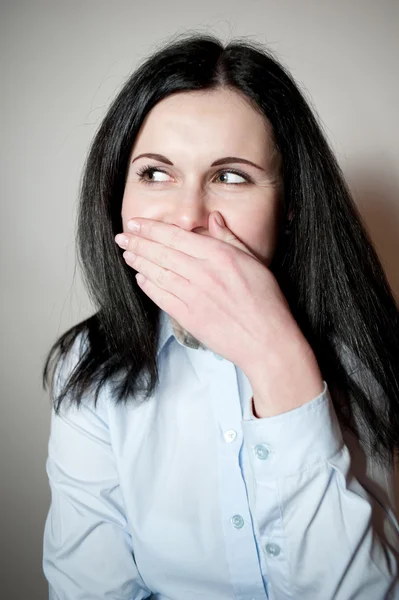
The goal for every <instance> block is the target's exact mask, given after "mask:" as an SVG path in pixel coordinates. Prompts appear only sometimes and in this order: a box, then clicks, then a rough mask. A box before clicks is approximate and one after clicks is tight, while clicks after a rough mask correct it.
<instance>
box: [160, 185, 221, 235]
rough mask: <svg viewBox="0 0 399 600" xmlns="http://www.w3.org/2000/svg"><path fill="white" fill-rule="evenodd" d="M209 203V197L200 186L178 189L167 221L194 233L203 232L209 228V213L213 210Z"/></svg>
mask: <svg viewBox="0 0 399 600" xmlns="http://www.w3.org/2000/svg"><path fill="white" fill-rule="evenodd" d="M209 204H210V201H209V199H208V198H207V196H206V194H205V193H204V191H203V190H202V189H200V188H196V189H194V190H193V189H191V190H187V188H186V189H185V190H180V193H179V194H177V198H176V202H175V204H174V205H173V208H172V210H171V212H170V214H169V219H168V222H169V223H172V224H173V225H177V226H178V227H180V228H181V229H186V230H187V231H193V232H194V233H202V232H205V231H207V230H208V228H209V227H208V220H209V215H210V214H211V212H212V210H214V209H213V208H212V207H210V205H209Z"/></svg>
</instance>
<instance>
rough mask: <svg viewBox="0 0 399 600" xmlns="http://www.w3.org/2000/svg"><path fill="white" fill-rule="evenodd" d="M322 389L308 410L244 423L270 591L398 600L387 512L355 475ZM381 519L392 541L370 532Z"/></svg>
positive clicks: (397, 536) (396, 553) (395, 548)
mask: <svg viewBox="0 0 399 600" xmlns="http://www.w3.org/2000/svg"><path fill="white" fill-rule="evenodd" d="M323 384H324V387H323V392H322V393H321V394H320V395H319V396H317V397H316V398H314V399H313V400H311V401H310V402H308V403H307V404H304V405H302V406H299V407H298V408H295V409H293V410H291V411H288V412H286V413H282V414H280V415H275V416H273V417H265V418H259V419H257V418H254V416H253V414H251V415H250V418H249V419H245V420H243V422H242V425H243V436H244V444H245V447H246V449H247V451H248V455H249V463H250V465H251V472H252V475H253V477H252V479H253V486H254V498H255V500H254V503H255V507H254V511H255V515H256V523H255V526H256V528H257V535H258V536H259V542H260V545H261V547H262V549H263V553H262V559H263V560H264V565H265V569H266V572H267V577H268V582H269V583H268V585H269V586H270V587H271V588H272V589H273V590H274V596H273V597H274V598H275V599H276V600H280V599H281V600H283V599H286V598H287V599H288V598H295V600H319V599H320V598H323V600H348V599H349V598H350V599H351V600H365V599H366V598H367V599H369V598H370V600H371V599H375V600H377V599H378V600H398V599H399V525H398V522H397V519H396V517H395V515H394V513H393V510H394V507H392V506H388V505H386V506H383V507H382V508H383V510H381V503H378V502H377V500H376V498H375V497H374V496H373V494H372V493H370V491H369V490H367V489H366V488H365V487H364V486H362V485H361V484H360V482H359V480H358V479H357V478H356V477H355V476H354V474H353V472H352V468H351V456H350V453H349V450H348V447H347V445H346V444H345V443H344V439H343V436H342V432H341V428H340V425H339V422H338V419H337V416H336V412H335V409H334V406H333V403H332V400H331V396H330V393H329V390H328V386H327V383H326V382H325V381H324V382H323ZM251 413H252V410H251ZM386 519H389V520H390V523H391V531H392V532H393V535H392V536H391V540H389V541H388V539H387V538H385V537H384V535H383V530H382V527H379V528H377V525H376V523H377V521H378V520H380V521H381V520H386ZM379 529H380V531H379Z"/></svg>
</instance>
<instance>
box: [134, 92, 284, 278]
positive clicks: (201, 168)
mask: <svg viewBox="0 0 399 600" xmlns="http://www.w3.org/2000/svg"><path fill="white" fill-rule="evenodd" d="M270 131H271V127H270V125H269V124H268V123H267V121H265V119H264V118H263V117H262V116H261V115H260V114H259V113H257V112H256V111H255V110H254V109H253V108H252V107H251V106H250V105H249V104H248V103H247V102H246V101H245V100H244V99H243V98H242V97H241V96H240V95H239V94H238V93H236V92H234V91H231V90H226V89H220V90H211V91H198V92H197V91H195V92H181V93H177V94H174V95H172V96H168V97H167V98H165V99H164V100H161V101H160V102H159V103H158V104H156V105H155V106H154V107H153V108H152V110H151V111H150V112H149V114H148V115H147V117H146V118H145V120H144V122H143V124H142V126H141V129H140V131H139V133H138V135H137V137H136V140H135V143H134V145H133V148H132V152H131V156H130V160H129V168H128V172H127V176H126V184H125V190H124V195H123V201H122V220H123V229H124V231H127V221H128V220H129V219H131V218H132V217H145V218H148V219H155V220H157V221H162V222H164V223H171V224H173V225H177V226H178V227H181V228H182V229H186V230H188V231H193V232H195V233H200V234H202V235H210V233H209V226H208V218H209V215H210V214H211V212H212V211H214V210H218V211H219V212H220V213H221V214H222V216H223V218H224V220H225V222H226V225H227V227H228V228H229V229H231V231H232V232H233V233H234V234H235V235H236V236H237V237H238V238H239V239H240V240H241V241H242V242H243V243H244V244H245V245H246V246H247V247H248V249H249V250H250V251H251V252H252V253H253V254H255V256H257V258H258V259H259V260H261V261H262V262H263V263H264V264H266V265H267V266H268V265H269V264H270V263H271V260H272V258H273V254H274V251H275V248H276V243H277V236H278V232H279V228H280V222H281V221H280V219H281V217H282V202H283V197H282V184H281V180H280V156H279V154H278V153H277V152H276V151H275V150H274V148H273V146H272V138H271V134H270ZM147 153H151V154H157V155H159V156H158V157H148V156H142V155H143V154H147ZM244 161H250V162H251V163H253V164H249V163H247V162H244ZM216 162H217V163H219V164H214V163H216ZM256 165H257V166H256ZM146 166H148V167H151V169H152V171H149V172H147V173H144V174H142V175H141V176H140V175H139V174H138V172H139V171H140V170H142V169H143V168H144V167H146ZM158 169H160V170H158ZM231 169H237V170H239V174H238V173H235V172H232V171H231ZM147 182H148V183H147Z"/></svg>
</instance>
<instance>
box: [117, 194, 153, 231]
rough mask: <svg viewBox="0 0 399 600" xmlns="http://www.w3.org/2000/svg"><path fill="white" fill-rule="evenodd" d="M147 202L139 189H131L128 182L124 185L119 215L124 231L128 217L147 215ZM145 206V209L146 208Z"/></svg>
mask: <svg viewBox="0 0 399 600" xmlns="http://www.w3.org/2000/svg"><path fill="white" fill-rule="evenodd" d="M148 206H149V204H148V202H145V199H144V198H143V194H141V193H140V190H136V189H135V190H133V189H132V187H130V186H129V185H128V184H127V185H126V187H125V191H124V194H123V198H122V207H121V217H122V223H123V229H124V231H126V225H127V222H128V221H129V219H132V218H133V217H147V216H148V215H147V214H146V212H148ZM146 207H147V210H146Z"/></svg>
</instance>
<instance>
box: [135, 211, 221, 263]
mask: <svg viewBox="0 0 399 600" xmlns="http://www.w3.org/2000/svg"><path fill="white" fill-rule="evenodd" d="M134 221H135V222H137V223H139V224H140V231H138V232H137V231H133V230H130V229H129V223H130V221H129V222H128V230H129V231H132V233H136V235H139V236H140V237H143V239H144V238H146V239H149V240H154V241H156V242H159V243H161V244H163V245H164V246H167V247H168V248H172V249H175V250H178V251H180V252H184V253H185V254H187V255H189V256H193V257H195V258H209V257H210V256H211V255H212V253H213V252H214V251H215V250H216V249H217V246H218V245H219V244H220V241H219V240H216V239H214V238H212V237H210V236H204V235H199V234H197V233H194V232H193V231H187V230H186V229H182V228H181V227H178V226H177V225H172V224H171V223H162V222H161V221H154V220H153V219H145V218H143V217H135V218H134Z"/></svg>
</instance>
